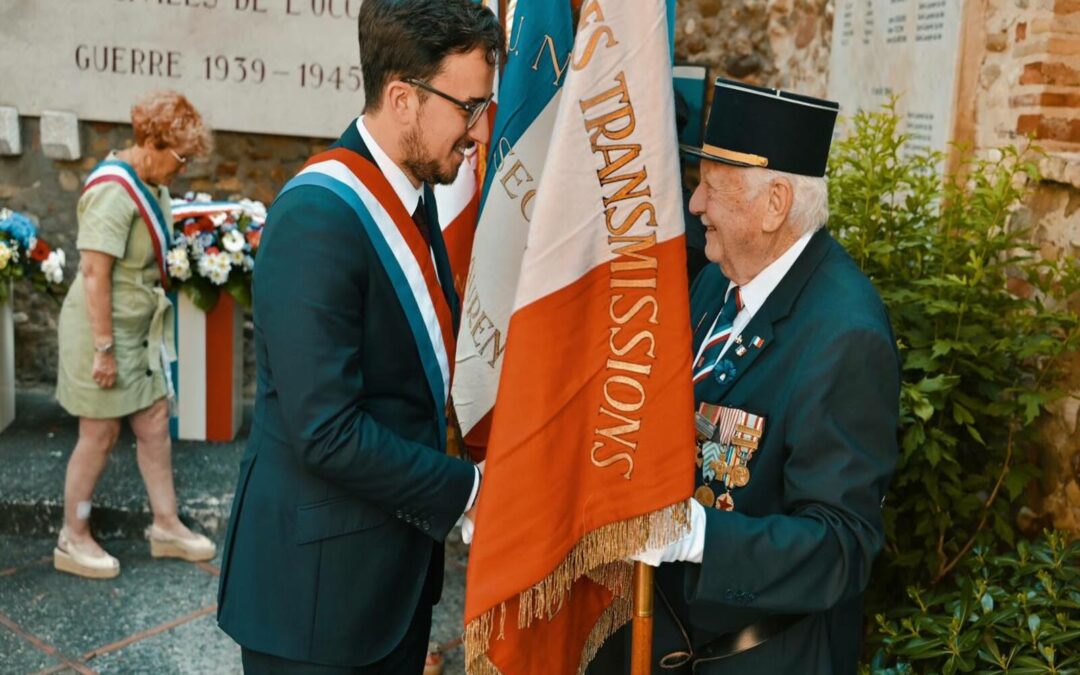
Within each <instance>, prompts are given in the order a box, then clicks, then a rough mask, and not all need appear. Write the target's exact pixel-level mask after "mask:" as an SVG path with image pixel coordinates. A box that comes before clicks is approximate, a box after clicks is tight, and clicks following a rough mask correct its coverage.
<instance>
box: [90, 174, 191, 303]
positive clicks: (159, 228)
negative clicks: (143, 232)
mask: <svg viewBox="0 0 1080 675" xmlns="http://www.w3.org/2000/svg"><path fill="white" fill-rule="evenodd" d="M101 183H119V184H120V185H121V186H123V188H124V190H125V191H127V193H128V195H129V196H130V197H131V201H133V202H135V207H136V208H137V209H138V210H139V215H140V216H142V219H143V221H145V222H146V227H147V229H148V230H149V231H150V241H151V242H152V243H153V245H154V255H155V256H156V257H157V265H158V271H159V272H161V285H162V287H163V288H165V290H168V288H169V274H168V266H167V265H166V264H165V256H166V255H168V253H169V232H170V228H169V226H168V222H167V221H166V220H165V214H164V213H162V212H161V205H160V204H159V203H158V201H157V199H156V198H155V197H154V194H153V193H152V192H150V188H148V187H147V186H146V183H143V182H142V180H140V179H139V176H138V175H137V174H136V173H135V169H133V168H131V166H130V165H129V164H127V163H126V162H121V161H119V160H115V159H107V160H105V161H104V162H102V163H101V164H98V165H97V167H95V168H94V170H93V171H91V172H90V176H89V177H88V178H87V179H86V185H85V186H83V194H85V193H86V191H87V190H89V189H90V188H92V187H94V186H95V185H99V184H101Z"/></svg>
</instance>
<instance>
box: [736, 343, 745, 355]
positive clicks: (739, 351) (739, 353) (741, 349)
mask: <svg viewBox="0 0 1080 675" xmlns="http://www.w3.org/2000/svg"><path fill="white" fill-rule="evenodd" d="M744 354H746V347H743V346H742V345H739V347H738V349H736V350H735V356H743V355H744Z"/></svg>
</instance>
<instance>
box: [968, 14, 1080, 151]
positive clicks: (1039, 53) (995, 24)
mask: <svg viewBox="0 0 1080 675" xmlns="http://www.w3.org/2000/svg"><path fill="white" fill-rule="evenodd" d="M990 5H991V9H992V11H991V14H990V19H989V21H988V26H987V28H988V31H987V39H986V51H987V54H986V59H985V61H984V67H983V77H984V85H985V89H986V91H985V92H984V96H985V100H984V101H982V102H981V104H980V106H979V108H980V112H985V114H986V117H987V121H989V122H991V124H990V125H989V128H984V129H981V130H980V132H981V133H980V134H979V135H980V136H981V138H980V139H979V142H978V145H979V146H980V147H992V146H993V145H996V144H999V143H1000V142H1005V141H1007V140H1010V139H1012V138H1015V137H1023V136H1030V137H1032V138H1034V139H1035V140H1036V141H1037V143H1038V145H1039V146H1040V147H1042V148H1043V149H1045V150H1047V151H1049V152H1052V153H1061V152H1077V151H1080V0H1030V1H1029V0H1016V2H1009V3H996V2H991V3H990Z"/></svg>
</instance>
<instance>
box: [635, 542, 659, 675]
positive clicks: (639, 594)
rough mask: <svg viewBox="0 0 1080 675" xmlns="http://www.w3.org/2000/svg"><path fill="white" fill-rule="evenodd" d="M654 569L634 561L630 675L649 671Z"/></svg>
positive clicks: (643, 673) (645, 674)
mask: <svg viewBox="0 0 1080 675" xmlns="http://www.w3.org/2000/svg"><path fill="white" fill-rule="evenodd" d="M654 571H655V570H654V569H653V568H652V567H650V566H649V565H646V564H645V563H643V562H636V563H634V624H633V633H632V636H633V637H632V639H633V642H632V643H631V656H630V675H649V673H650V672H651V666H652V634H653V572H654Z"/></svg>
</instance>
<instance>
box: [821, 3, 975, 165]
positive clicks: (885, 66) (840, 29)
mask: <svg viewBox="0 0 1080 675" xmlns="http://www.w3.org/2000/svg"><path fill="white" fill-rule="evenodd" d="M962 10H963V0H837V5H836V18H835V23H834V25H833V43H832V54H831V56H830V63H829V97H830V98H831V99H833V100H835V101H838V102H839V103H840V114H841V115H842V116H844V117H851V116H853V115H854V114H855V112H856V111H857V110H860V109H861V110H877V109H879V108H880V107H881V105H882V104H883V103H886V102H887V101H888V100H889V98H890V96H893V95H896V96H898V97H899V99H898V103H897V112H898V113H899V115H900V117H901V120H902V128H903V130H904V131H906V132H907V133H908V134H910V135H911V139H910V140H909V142H908V144H907V150H908V151H909V152H911V151H918V150H924V149H932V150H940V151H947V150H948V144H949V142H950V141H952V140H953V139H952V130H953V128H954V123H955V119H954V117H955V109H956V98H957V85H958V82H959V76H958V70H959V64H960V35H961V16H962V14H961V13H962Z"/></svg>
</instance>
